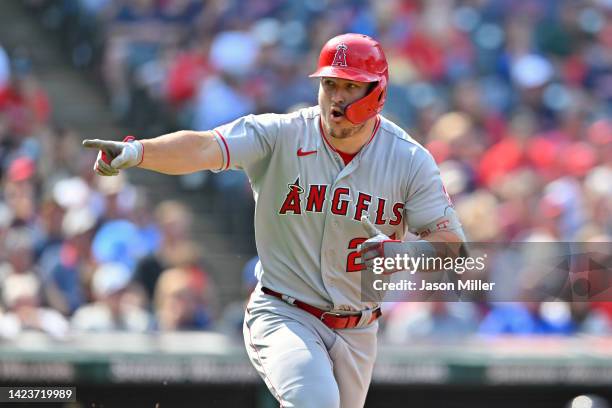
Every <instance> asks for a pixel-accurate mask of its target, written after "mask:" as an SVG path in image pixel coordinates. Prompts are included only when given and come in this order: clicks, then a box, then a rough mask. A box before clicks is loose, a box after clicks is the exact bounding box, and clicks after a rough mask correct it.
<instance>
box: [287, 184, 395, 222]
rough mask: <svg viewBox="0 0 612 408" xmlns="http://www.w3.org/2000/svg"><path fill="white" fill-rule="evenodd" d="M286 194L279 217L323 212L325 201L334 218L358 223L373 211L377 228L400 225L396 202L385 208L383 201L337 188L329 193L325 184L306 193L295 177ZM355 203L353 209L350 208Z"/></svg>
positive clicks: (384, 201)
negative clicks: (346, 218) (347, 218)
mask: <svg viewBox="0 0 612 408" xmlns="http://www.w3.org/2000/svg"><path fill="white" fill-rule="evenodd" d="M287 188H288V189H289V191H288V192H287V195H286V196H285V199H284V200H283V203H282V205H281V207H280V210H279V214H282V215H286V214H296V215H299V214H302V211H305V212H318V213H322V212H323V204H324V203H325V201H328V202H330V205H329V206H328V208H329V211H331V213H332V214H334V215H341V216H345V217H351V218H352V219H354V220H355V221H361V216H362V215H364V214H365V213H367V212H368V211H369V210H370V209H375V212H374V214H375V220H374V223H375V224H376V225H383V224H387V223H388V224H389V225H399V224H401V222H402V211H403V210H404V203H402V202H396V203H393V205H391V206H390V207H387V208H385V207H386V203H387V200H386V199H385V198H382V197H372V195H371V194H367V193H363V192H361V191H360V192H358V194H355V193H354V192H353V191H351V189H350V188H348V187H336V189H334V190H333V191H330V186H329V185H328V184H310V185H308V188H307V189H304V188H303V187H302V186H301V185H300V178H299V177H298V178H297V179H296V180H295V181H294V182H293V183H290V184H287ZM303 198H305V201H306V202H305V203H303ZM351 203H354V205H350V204H351Z"/></svg>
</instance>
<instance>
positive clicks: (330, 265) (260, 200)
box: [214, 106, 450, 310]
mask: <svg viewBox="0 0 612 408" xmlns="http://www.w3.org/2000/svg"><path fill="white" fill-rule="evenodd" d="M214 132H215V135H216V138H217V142H218V143H219V145H220V146H221V150H222V152H223V169H224V170H225V169H240V170H244V171H245V172H246V173H247V175H248V177H249V180H250V182H251V186H252V188H253V192H254V195H255V202H256V207H255V238H256V244H257V251H258V253H259V257H260V262H261V268H258V269H259V273H258V275H259V276H258V278H259V280H260V281H261V284H262V285H263V286H265V287H268V288H270V289H272V290H275V291H277V292H280V293H283V294H285V295H288V296H291V297H293V298H295V299H299V300H301V301H303V302H306V303H309V304H311V305H313V306H316V307H319V308H321V309H326V310H330V309H333V310H362V309H366V308H372V307H374V306H376V304H374V303H368V302H362V301H361V296H360V293H361V281H360V273H361V270H362V268H363V266H362V265H361V264H360V263H359V258H358V253H357V246H358V245H359V244H360V243H362V242H363V241H365V240H366V239H367V234H366V231H365V230H364V229H363V227H362V225H361V222H360V219H361V216H362V215H366V216H369V218H370V220H371V221H372V223H374V224H375V225H376V226H377V228H378V229H379V230H381V231H382V232H383V233H385V234H386V235H388V236H391V237H395V238H398V239H401V238H402V237H403V236H404V234H405V232H406V231H407V230H409V231H410V232H413V233H416V232H418V231H419V230H420V229H422V228H423V227H425V226H426V225H427V224H430V223H432V222H433V221H435V220H437V219H439V218H441V217H443V216H444V214H445V209H446V208H447V207H448V206H449V205H450V203H449V199H448V196H447V195H446V193H445V190H444V188H443V185H442V181H441V179H440V174H439V170H438V167H437V166H436V164H435V162H434V160H433V158H432V157H431V155H430V154H429V153H428V152H427V151H426V150H425V149H424V148H423V147H422V146H421V145H419V144H418V143H417V142H415V141H414V140H413V139H412V138H411V137H410V136H408V134H406V132H404V131H403V130H402V129H401V128H399V127H398V126H397V125H395V124H394V123H392V122H391V121H389V120H387V119H385V118H384V117H383V116H378V117H377V122H376V126H375V129H374V133H373V136H372V138H371V140H370V141H369V142H368V143H367V144H366V145H365V146H364V147H363V148H362V149H361V151H360V152H359V153H358V154H357V155H356V156H355V157H354V158H353V159H352V160H351V161H350V162H349V163H348V164H347V165H345V164H344V162H343V160H342V158H341V157H340V155H339V154H338V153H337V152H336V151H335V149H334V148H333V147H332V146H331V145H330V144H329V142H328V140H327V139H326V136H325V134H324V132H323V129H322V126H321V118H320V109H319V107H318V106H317V107H311V108H305V109H301V110H299V111H297V112H294V113H290V114H282V115H279V114H264V115H249V116H245V117H242V118H239V119H237V120H236V121H234V122H232V123H229V124H226V125H223V126H220V127H218V128H216V129H214Z"/></svg>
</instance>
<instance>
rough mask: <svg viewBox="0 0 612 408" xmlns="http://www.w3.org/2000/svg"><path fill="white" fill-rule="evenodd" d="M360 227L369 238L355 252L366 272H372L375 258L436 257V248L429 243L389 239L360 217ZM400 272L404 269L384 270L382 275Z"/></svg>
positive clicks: (365, 218) (366, 219) (368, 221)
mask: <svg viewBox="0 0 612 408" xmlns="http://www.w3.org/2000/svg"><path fill="white" fill-rule="evenodd" d="M361 225H363V228H364V229H365V230H366V232H367V233H368V235H369V236H370V238H369V239H368V240H366V241H365V242H364V243H363V244H361V245H359V247H358V248H357V250H358V251H359V252H360V253H361V259H362V261H363V263H364V264H365V266H366V270H367V271H368V272H372V273H373V272H374V260H375V259H376V258H397V256H398V255H399V257H400V258H402V259H403V257H404V256H408V257H409V258H416V257H419V256H423V257H436V256H437V250H436V248H435V247H434V245H433V244H432V243H431V242H429V241H425V240H418V241H407V242H404V241H400V240H397V239H391V238H389V237H388V236H386V235H385V234H383V233H382V232H380V231H379V230H378V228H376V227H375V226H374V225H372V223H371V222H370V220H369V219H368V218H367V217H365V216H364V217H361ZM398 267H399V266H398ZM402 270H404V269H385V271H384V272H383V274H385V275H386V274H390V273H394V272H399V271H402Z"/></svg>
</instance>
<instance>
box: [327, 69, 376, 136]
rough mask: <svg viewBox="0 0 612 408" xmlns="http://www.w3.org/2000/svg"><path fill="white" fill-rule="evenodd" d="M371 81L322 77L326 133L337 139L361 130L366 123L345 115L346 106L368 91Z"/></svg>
mask: <svg viewBox="0 0 612 408" xmlns="http://www.w3.org/2000/svg"><path fill="white" fill-rule="evenodd" d="M369 85H370V84H369V83H367V82H357V81H349V80H347V79H340V78H329V77H324V78H321V85H320V86H319V106H320V107H321V115H322V117H323V126H325V133H327V134H328V135H329V136H331V137H333V138H337V139H345V138H348V137H350V136H352V135H354V134H355V133H357V132H359V131H360V130H361V129H363V127H364V126H365V124H363V123H362V124H359V125H355V124H353V123H351V122H350V121H349V120H348V119H347V118H346V116H345V115H344V110H345V108H346V107H347V106H348V105H349V104H351V103H353V102H355V101H356V100H358V99H361V98H363V97H364V96H365V95H366V94H367V93H368V87H369Z"/></svg>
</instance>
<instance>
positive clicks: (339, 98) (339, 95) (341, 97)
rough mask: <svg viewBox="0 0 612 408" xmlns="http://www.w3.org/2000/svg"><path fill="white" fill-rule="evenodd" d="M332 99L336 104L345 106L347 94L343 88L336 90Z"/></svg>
mask: <svg viewBox="0 0 612 408" xmlns="http://www.w3.org/2000/svg"><path fill="white" fill-rule="evenodd" d="M330 99H331V101H332V102H333V103H334V104H335V105H340V106H343V105H344V101H345V100H346V95H345V94H344V93H343V92H342V90H334V91H333V92H332V94H331V98H330Z"/></svg>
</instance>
